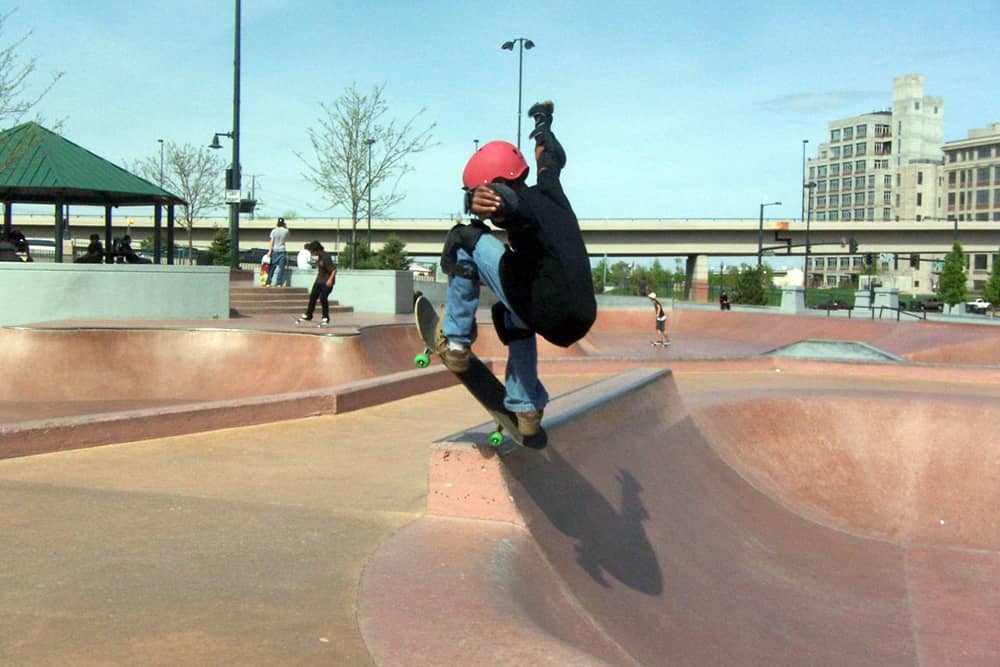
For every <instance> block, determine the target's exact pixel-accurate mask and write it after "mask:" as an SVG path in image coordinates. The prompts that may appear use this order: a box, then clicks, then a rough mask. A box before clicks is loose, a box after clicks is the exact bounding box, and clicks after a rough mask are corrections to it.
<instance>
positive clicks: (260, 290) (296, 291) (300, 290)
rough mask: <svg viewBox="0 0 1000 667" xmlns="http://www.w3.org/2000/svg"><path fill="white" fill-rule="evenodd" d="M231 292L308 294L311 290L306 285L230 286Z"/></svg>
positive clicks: (242, 293) (233, 293)
mask: <svg viewBox="0 0 1000 667" xmlns="http://www.w3.org/2000/svg"><path fill="white" fill-rule="evenodd" d="M229 293H230V294H231V295H236V294H239V295H244V294H251V295H254V296H259V295H265V294H267V295H271V294H305V295H306V296H308V295H309V290H307V289H306V288H305V287H230V288H229Z"/></svg>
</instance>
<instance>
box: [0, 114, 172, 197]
mask: <svg viewBox="0 0 1000 667" xmlns="http://www.w3.org/2000/svg"><path fill="white" fill-rule="evenodd" d="M0 201H9V202H18V203H29V202H30V203H64V204H86V205H92V206H104V205H116V206H117V205H142V204H149V205H153V204H184V203H185V202H184V200H183V199H181V198H180V197H178V196H177V195H174V194H171V193H170V192H167V191H166V190H164V189H162V188H160V187H158V186H156V185H154V184H153V183H150V182H149V181H147V180H146V179H144V178H140V177H138V176H136V175H135V174H132V173H130V172H128V171H126V170H124V169H122V168H121V167H118V166H116V165H114V164H112V163H110V162H108V161H107V160H105V159H104V158H102V157H99V156H97V155H95V154H94V153H91V152H90V151H88V150H87V149H85V148H82V147H80V146H78V145H76V144H74V143H73V142H72V141H69V140H67V139H65V138H63V137H61V136H60V135H58V134H56V133H55V132H52V131H51V130H48V129H46V128H44V127H42V126H41V125H39V124H38V123H24V124H22V125H18V126H16V127H12V128H11V129H9V130H5V131H4V132H0Z"/></svg>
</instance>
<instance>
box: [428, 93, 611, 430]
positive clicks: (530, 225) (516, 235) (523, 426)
mask: <svg viewBox="0 0 1000 667" xmlns="http://www.w3.org/2000/svg"><path fill="white" fill-rule="evenodd" d="M552 112H553V104H552V102H542V103H539V104H535V105H533V106H532V107H531V109H530V110H529V111H528V115H529V116H530V117H531V118H533V119H534V121H535V128H534V130H533V131H532V132H531V134H530V135H529V138H530V139H534V140H535V162H536V165H537V168H538V174H537V177H536V181H537V184H536V185H533V186H527V185H526V180H527V178H528V173H529V171H530V169H529V167H528V164H527V162H525V160H524V156H523V155H522V154H521V151H519V150H518V149H517V148H516V147H515V146H514V145H512V144H509V143H507V142H505V141H492V142H490V143H487V144H485V145H484V146H483V147H482V148H481V149H479V150H478V151H477V152H476V153H475V154H473V156H472V158H471V159H469V161H468V163H467V164H466V165H465V171H464V172H463V174H462V184H463V186H464V189H465V191H466V212H467V213H471V214H472V216H473V220H472V222H471V223H470V224H467V225H466V224H459V225H456V226H455V227H454V228H452V230H451V231H450V232H449V234H448V237H447V239H446V240H445V246H444V251H443V252H442V256H441V268H442V269H443V270H444V271H445V272H446V273H447V274H448V276H449V281H448V292H447V298H446V304H445V313H444V317H443V318H442V321H441V333H442V339H441V341H440V342H439V349H438V352H439V354H441V356H442V359H443V362H444V364H445V366H447V367H448V368H449V369H450V370H452V371H454V372H456V373H462V372H463V371H465V370H467V369H468V366H469V354H470V351H471V350H470V347H471V345H472V343H473V341H474V340H475V337H476V321H475V318H476V309H477V308H478V306H479V285H480V281H481V282H483V283H485V284H486V285H487V286H488V287H489V288H490V289H492V290H493V292H494V293H495V294H496V295H497V297H498V298H499V300H500V301H499V303H497V305H496V306H494V308H493V324H494V326H495V327H496V330H497V334H498V336H499V338H500V340H501V341H502V342H503V343H504V344H505V345H507V346H509V348H510V350H509V353H508V358H507V372H506V383H505V385H506V397H505V399H504V405H505V407H506V408H507V409H508V410H510V411H511V412H513V413H514V414H515V415H516V416H517V426H518V431H519V432H520V433H521V435H523V436H526V437H530V436H534V435H536V434H538V433H539V431H540V430H541V419H542V412H543V410H544V409H545V405H546V404H547V403H548V399H549V396H548V393H547V392H546V390H545V387H544V386H543V385H542V383H541V382H540V381H539V379H538V348H537V343H536V339H535V334H536V333H537V334H541V335H542V337H543V338H545V339H546V340H548V341H549V342H551V343H554V344H556V345H560V346H563V347H567V346H569V345H572V344H573V343H575V342H576V341H578V340H579V339H581V338H583V336H584V335H586V333H587V332H588V331H589V330H590V327H591V325H592V324H593V323H594V320H595V318H596V317H597V303H596V301H595V299H594V285H593V280H592V278H591V272H590V260H589V258H588V256H587V249H586V247H585V246H584V243H583V235H582V234H581V232H580V226H579V224H578V222H577V219H576V215H575V214H574V213H573V209H572V207H571V206H570V203H569V200H568V199H567V198H566V195H565V193H564V192H563V189H562V185H561V184H560V181H559V174H560V172H561V171H562V169H563V167H564V166H565V165H566V153H565V152H564V151H563V147H562V145H560V143H559V141H558V140H557V139H556V137H555V135H554V134H552ZM487 222H491V223H493V224H494V225H496V226H497V227H501V228H503V229H505V230H507V238H508V241H509V243H510V245H509V246H507V245H504V244H503V243H501V242H500V241H499V240H498V239H497V238H496V237H495V236H493V235H492V234H491V233H490V229H489V227H488V226H487V225H486V223H487Z"/></svg>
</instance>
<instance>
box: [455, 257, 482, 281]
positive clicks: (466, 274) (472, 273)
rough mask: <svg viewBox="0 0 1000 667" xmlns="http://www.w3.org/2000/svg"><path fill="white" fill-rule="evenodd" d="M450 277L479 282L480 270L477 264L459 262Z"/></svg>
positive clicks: (466, 261)
mask: <svg viewBox="0 0 1000 667" xmlns="http://www.w3.org/2000/svg"><path fill="white" fill-rule="evenodd" d="M448 275H450V276H458V277H460V278H468V279H469V280H472V281H478V280H479V270H478V269H477V268H476V264H475V263H474V262H471V261H469V260H467V259H463V260H461V261H459V262H457V263H456V264H455V266H454V267H453V268H452V270H451V273H449V274H448Z"/></svg>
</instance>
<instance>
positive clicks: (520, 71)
mask: <svg viewBox="0 0 1000 667" xmlns="http://www.w3.org/2000/svg"><path fill="white" fill-rule="evenodd" d="M515 43H516V44H518V45H519V47H518V55H517V149H518V150H521V84H522V83H523V81H524V50H525V49H529V50H530V49H533V48H535V43H534V42H533V41H531V40H530V39H528V38H527V37H515V38H514V39H512V40H510V41H508V42H504V43H503V45H501V46H500V48H501V49H504V50H505V51H513V50H514V44H515Z"/></svg>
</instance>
